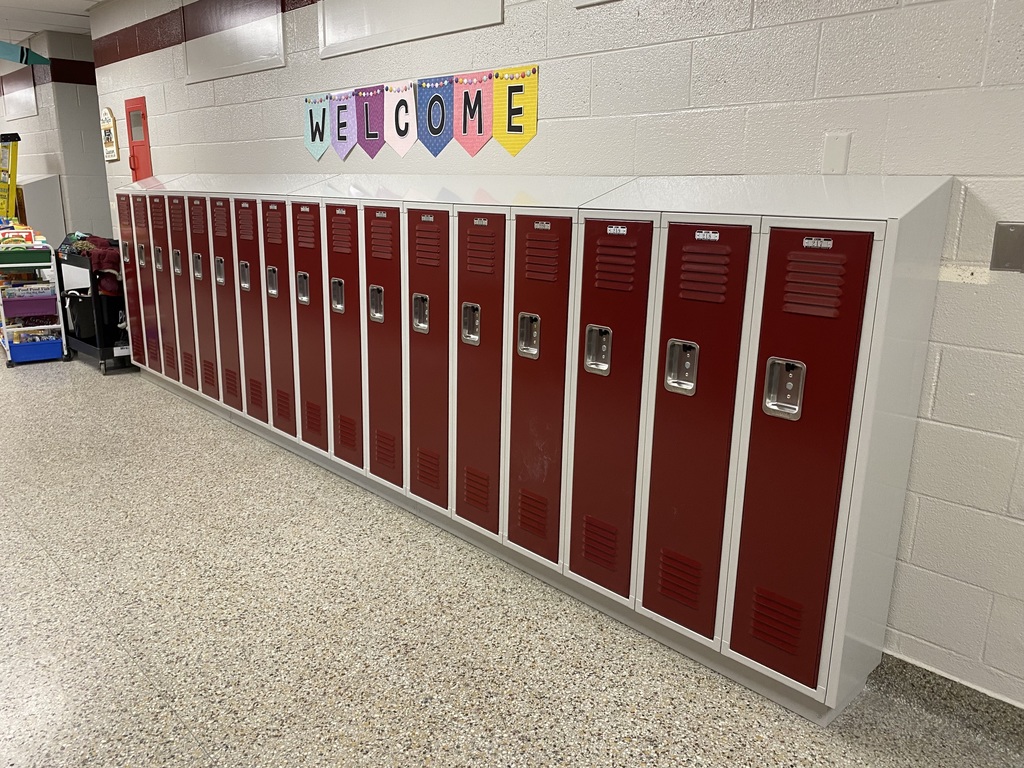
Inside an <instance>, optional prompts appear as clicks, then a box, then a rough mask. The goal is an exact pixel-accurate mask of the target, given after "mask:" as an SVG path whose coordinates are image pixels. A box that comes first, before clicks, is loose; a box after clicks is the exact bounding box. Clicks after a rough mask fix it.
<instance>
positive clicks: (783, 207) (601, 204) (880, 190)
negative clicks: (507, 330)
mask: <svg viewBox="0 0 1024 768" xmlns="http://www.w3.org/2000/svg"><path fill="white" fill-rule="evenodd" d="M949 182H950V177H949V176H643V177H637V178H635V179H633V180H632V181H629V182H627V183H625V184H623V185H622V186H620V187H618V188H617V189H614V190H611V191H610V192H608V193H607V194H604V195H601V196H600V197H597V198H595V199H593V200H590V201H589V202H587V203H585V204H584V205H582V206H581V207H582V208H584V209H591V210H611V211H653V212H666V213H671V212H679V213H699V214H752V215H758V216H784V217H801V218H827V219H870V220H886V219H893V218H900V217H902V216H904V215H905V214H906V213H908V212H909V211H911V210H913V209H914V208H915V207H916V206H917V205H919V204H920V203H921V202H922V201H923V200H925V199H927V198H928V197H929V196H930V195H932V194H934V193H935V192H938V191H939V190H940V189H942V188H943V187H944V186H946V185H948V184H949Z"/></svg>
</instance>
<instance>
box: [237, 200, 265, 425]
mask: <svg viewBox="0 0 1024 768" xmlns="http://www.w3.org/2000/svg"><path fill="white" fill-rule="evenodd" d="M235 242H236V244H237V248H238V303H239V305H240V312H241V317H240V320H241V322H240V323H239V325H240V327H241V330H242V359H243V360H244V361H245V412H246V413H248V414H249V415H250V416H252V417H253V418H255V419H259V420H260V421H262V422H264V423H266V422H267V421H268V419H269V411H268V409H267V355H266V350H265V349H264V345H263V342H264V339H265V335H266V330H265V328H266V326H265V324H264V322H263V278H262V275H261V273H262V265H261V263H260V244H259V241H258V240H257V239H256V201H255V200H235Z"/></svg>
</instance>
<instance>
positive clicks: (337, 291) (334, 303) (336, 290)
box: [331, 277, 345, 315]
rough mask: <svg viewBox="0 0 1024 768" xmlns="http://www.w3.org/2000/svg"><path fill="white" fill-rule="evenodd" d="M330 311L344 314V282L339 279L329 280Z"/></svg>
mask: <svg viewBox="0 0 1024 768" xmlns="http://www.w3.org/2000/svg"><path fill="white" fill-rule="evenodd" d="M331 311H332V312H337V313H338V314H339V315H343V314H345V281H344V280H342V279H341V278H340V277H332V278H331Z"/></svg>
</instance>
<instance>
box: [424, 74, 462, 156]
mask: <svg viewBox="0 0 1024 768" xmlns="http://www.w3.org/2000/svg"><path fill="white" fill-rule="evenodd" d="M453 80H454V78H452V77H450V76H449V77H436V78H431V79H429V80H420V81H419V82H418V83H416V119H417V121H418V123H419V125H418V128H419V139H420V142H421V143H422V144H423V146H425V147H426V148H427V149H428V150H429V151H430V154H432V155H433V156H434V157H437V156H438V155H439V154H441V150H443V149H444V148H445V147H447V146H448V142H450V141H451V140H452V132H453V122H454V120H453V113H452V107H453V105H454V102H455V83H454V82H453Z"/></svg>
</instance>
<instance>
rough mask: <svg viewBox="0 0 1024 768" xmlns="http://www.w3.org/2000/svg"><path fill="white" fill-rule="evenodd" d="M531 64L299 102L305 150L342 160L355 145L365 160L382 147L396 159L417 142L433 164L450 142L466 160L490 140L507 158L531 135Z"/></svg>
mask: <svg viewBox="0 0 1024 768" xmlns="http://www.w3.org/2000/svg"><path fill="white" fill-rule="evenodd" d="M538 79H539V75H538V67H537V65H536V64H528V65H525V66H521V67H506V68H504V69H494V70H488V71H484V72H470V73H465V74H461V75H444V76H439V77H428V78H422V79H419V80H401V81H399V82H395V83H384V84H381V85H373V86H369V87H362V88H354V89H352V90H349V91H343V92H341V93H318V94H311V95H309V96H306V97H305V98H304V101H305V104H304V109H303V117H304V119H305V126H304V134H305V140H306V149H308V150H309V153H310V154H311V155H313V157H314V158H315V159H317V160H319V159H320V158H321V157H323V155H324V153H325V152H326V151H327V147H329V146H333V147H334V150H335V152H337V153H338V156H339V157H340V158H341V159H342V160H344V159H345V158H347V157H348V156H349V155H350V154H351V153H352V150H353V149H355V147H356V146H357V145H358V146H360V147H361V148H362V149H363V151H364V152H366V154H367V155H369V156H370V158H371V159H372V158H375V157H377V154H378V153H379V152H380V151H381V149H382V148H383V147H384V145H385V144H387V145H388V146H390V147H391V148H392V149H393V150H394V151H395V152H397V153H398V155H399V157H405V155H406V153H408V151H409V150H410V149H411V148H412V146H413V144H415V143H416V142H417V141H418V142H419V143H420V144H422V145H423V146H424V147H426V148H427V151H428V152H430V154H432V155H433V156H434V157H437V156H438V155H440V154H441V152H442V150H444V148H445V147H447V146H448V145H449V144H450V143H451V142H452V140H453V139H454V140H455V141H456V142H458V143H459V144H460V145H461V146H462V148H463V149H464V150H466V152H468V153H469V155H470V156H471V157H475V156H476V154H477V153H478V152H479V151H480V150H481V149H483V147H484V145H486V144H487V142H488V141H490V140H491V139H492V138H494V139H495V140H496V141H497V142H498V143H499V144H501V146H503V147H504V148H505V149H506V150H507V151H508V153H509V154H510V155H512V156H515V155H518V154H519V152H520V151H521V150H522V149H523V147H525V146H526V145H527V144H529V143H530V140H531V139H532V138H533V137H534V136H536V135H537V81H538Z"/></svg>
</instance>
